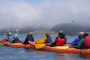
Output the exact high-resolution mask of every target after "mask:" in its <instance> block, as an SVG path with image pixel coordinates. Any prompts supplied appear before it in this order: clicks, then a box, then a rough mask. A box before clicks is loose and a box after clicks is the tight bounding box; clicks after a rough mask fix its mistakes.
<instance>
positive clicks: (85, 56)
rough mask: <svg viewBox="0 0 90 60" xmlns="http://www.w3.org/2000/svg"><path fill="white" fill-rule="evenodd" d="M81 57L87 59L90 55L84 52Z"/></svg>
mask: <svg viewBox="0 0 90 60" xmlns="http://www.w3.org/2000/svg"><path fill="white" fill-rule="evenodd" d="M79 56H80V57H81V58H85V59H90V55H85V54H83V55H79Z"/></svg>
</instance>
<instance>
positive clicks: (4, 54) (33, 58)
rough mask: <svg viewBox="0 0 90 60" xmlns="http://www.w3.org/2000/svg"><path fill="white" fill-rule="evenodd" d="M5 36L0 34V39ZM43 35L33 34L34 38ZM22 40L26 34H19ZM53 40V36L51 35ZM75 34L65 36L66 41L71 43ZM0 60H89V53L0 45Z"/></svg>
mask: <svg viewBox="0 0 90 60" xmlns="http://www.w3.org/2000/svg"><path fill="white" fill-rule="evenodd" d="M5 37H6V36H0V40H1V39H3V38H5ZM43 37H44V36H35V37H34V39H43ZM19 38H20V40H22V41H24V40H25V38H26V36H19ZM52 38H53V40H55V38H56V37H55V36H53V37H52ZM75 38H77V36H67V43H71V42H72V41H73V40H74V39H75ZM0 60H90V55H80V54H67V53H64V54H59V53H55V52H46V51H39V50H33V49H24V48H12V47H7V46H0Z"/></svg>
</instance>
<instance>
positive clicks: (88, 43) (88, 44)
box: [85, 36, 90, 47]
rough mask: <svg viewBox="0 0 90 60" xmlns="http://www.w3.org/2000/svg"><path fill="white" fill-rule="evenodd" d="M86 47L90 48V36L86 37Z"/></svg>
mask: <svg viewBox="0 0 90 60" xmlns="http://www.w3.org/2000/svg"><path fill="white" fill-rule="evenodd" d="M85 47H90V36H86V40H85Z"/></svg>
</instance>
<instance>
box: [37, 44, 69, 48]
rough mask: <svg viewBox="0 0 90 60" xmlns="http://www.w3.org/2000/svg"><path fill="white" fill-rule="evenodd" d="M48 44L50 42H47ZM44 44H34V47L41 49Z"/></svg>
mask: <svg viewBox="0 0 90 60" xmlns="http://www.w3.org/2000/svg"><path fill="white" fill-rule="evenodd" d="M66 44H71V43H66ZM47 45H48V44H47ZM49 45H50V44H49ZM45 46H46V45H45V44H35V48H36V49H41V48H44V47H45Z"/></svg>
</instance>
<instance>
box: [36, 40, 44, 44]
mask: <svg viewBox="0 0 90 60" xmlns="http://www.w3.org/2000/svg"><path fill="white" fill-rule="evenodd" d="M35 43H38V44H39V43H44V41H43V40H40V39H36V40H35Z"/></svg>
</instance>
